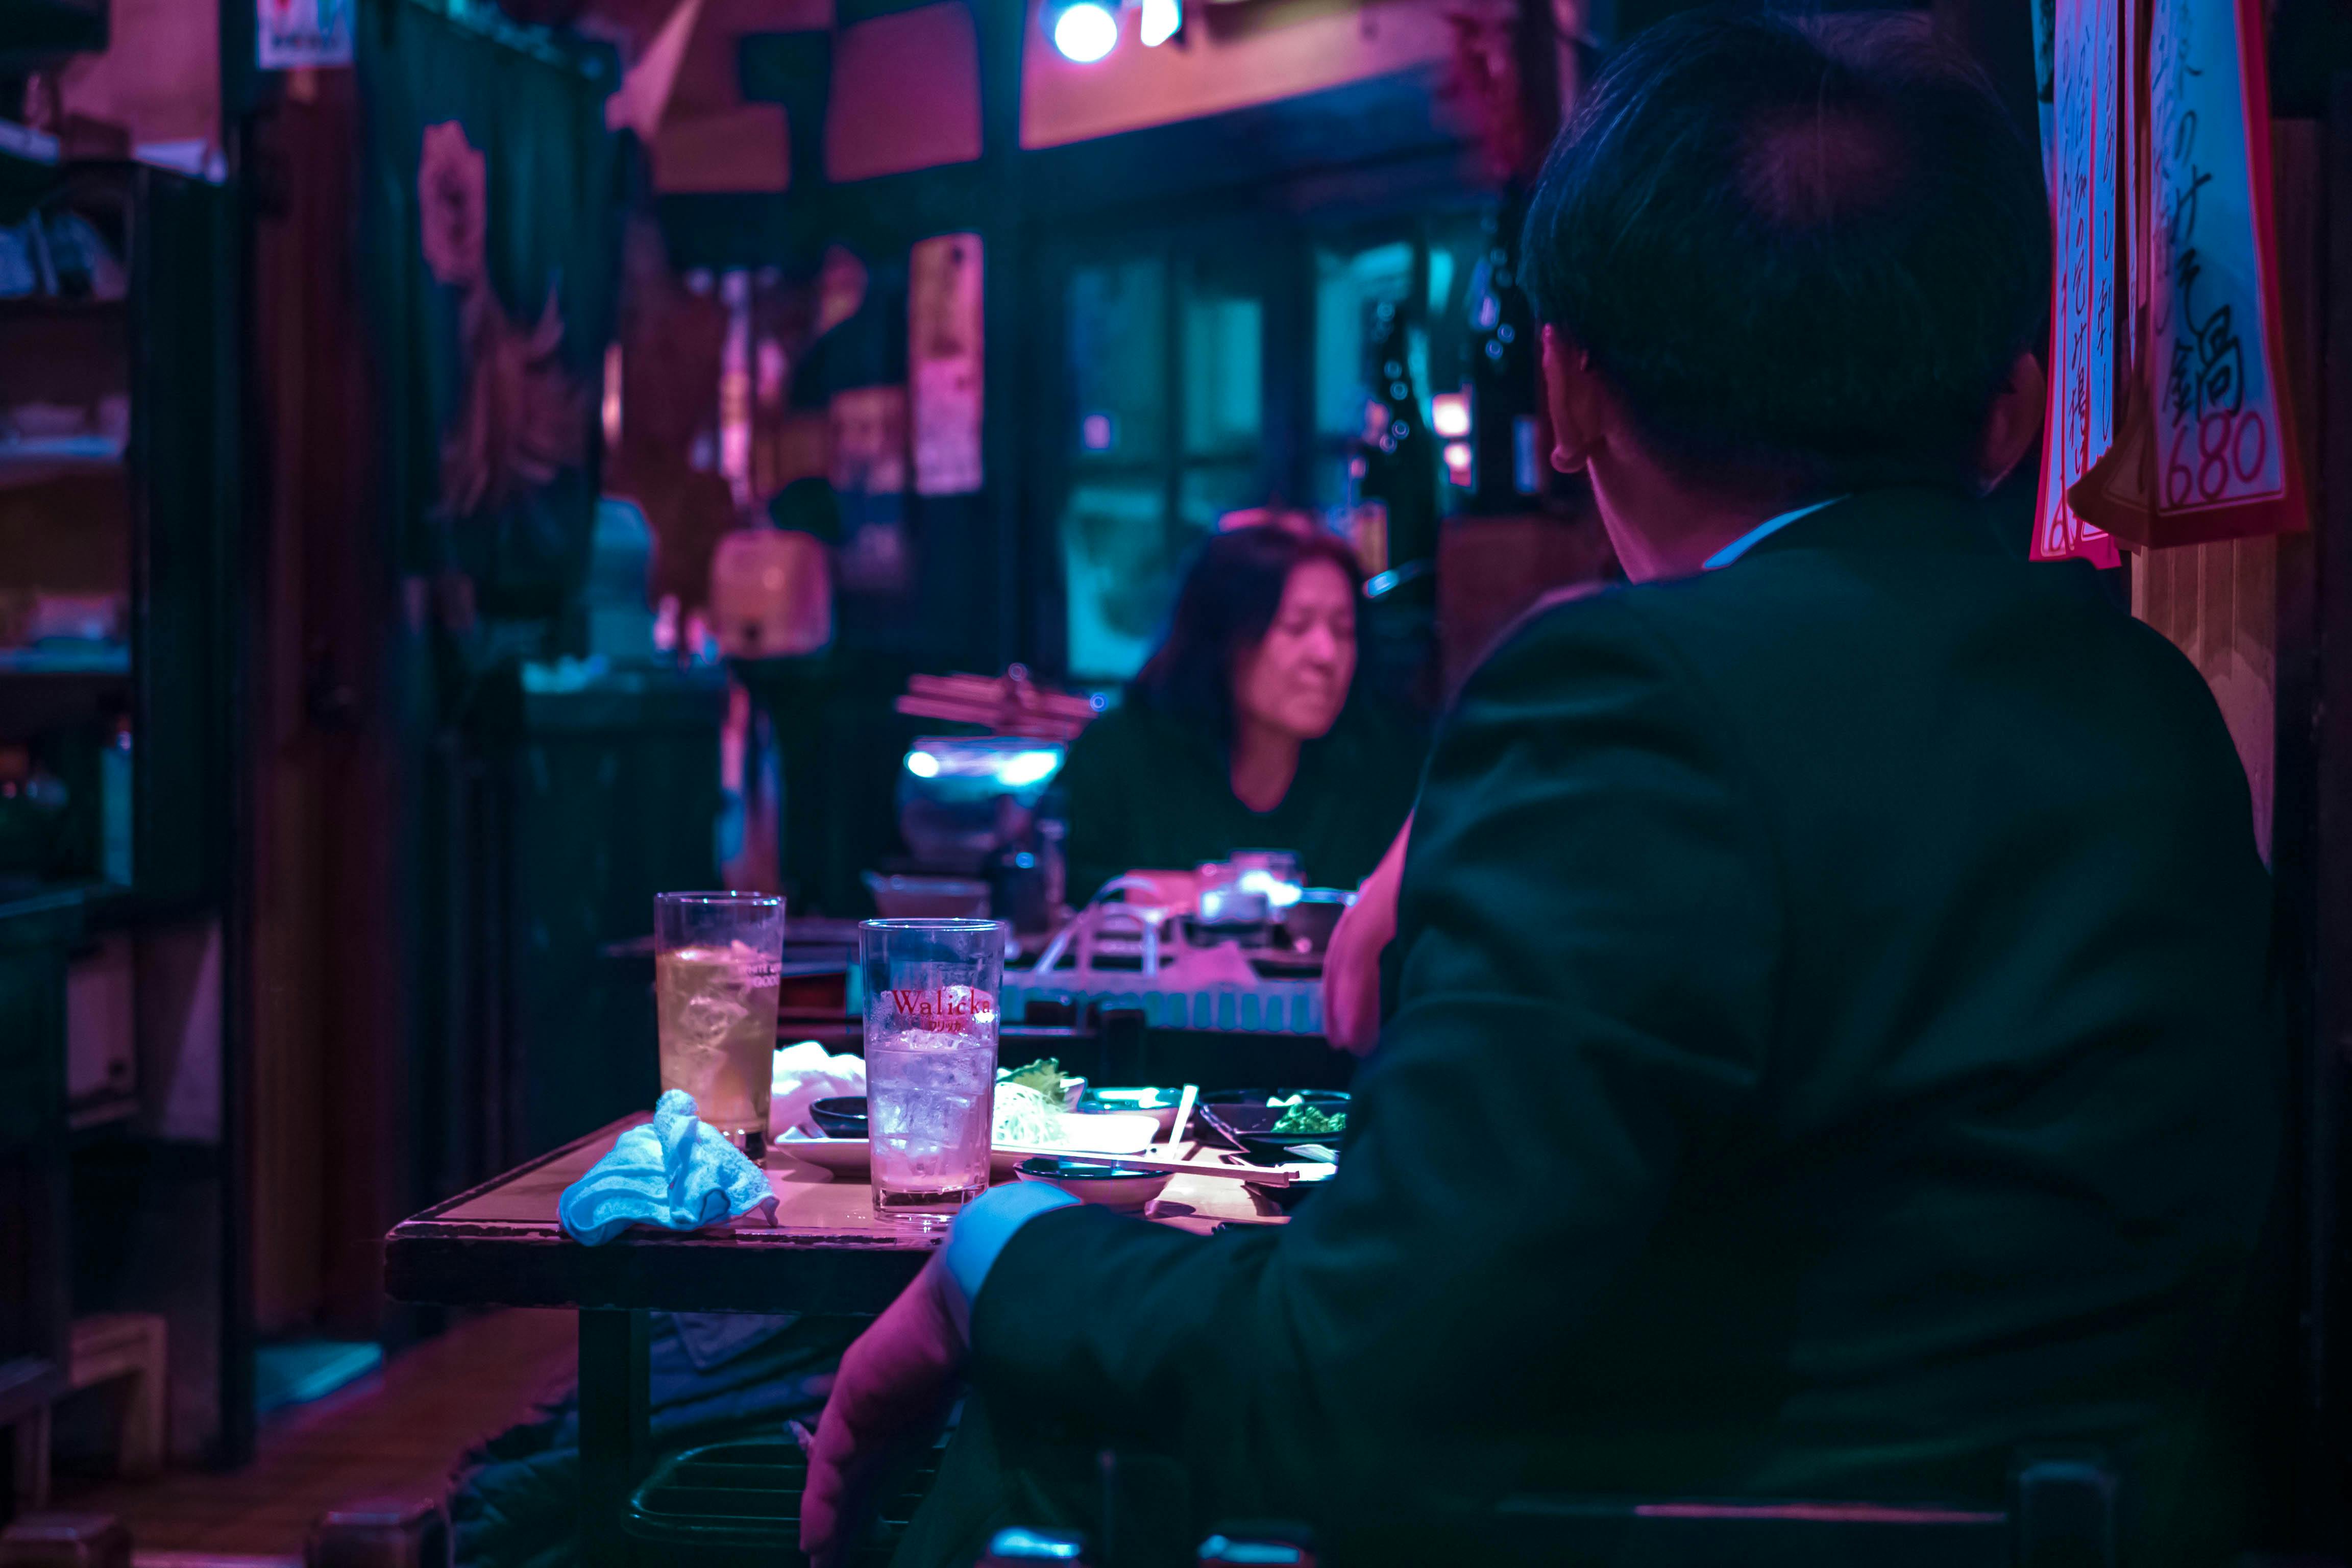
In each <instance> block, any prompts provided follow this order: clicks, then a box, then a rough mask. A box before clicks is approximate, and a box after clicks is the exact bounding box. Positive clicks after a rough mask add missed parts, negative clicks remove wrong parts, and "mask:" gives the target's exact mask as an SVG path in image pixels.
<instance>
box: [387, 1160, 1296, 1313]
mask: <svg viewBox="0 0 2352 1568" xmlns="http://www.w3.org/2000/svg"><path fill="white" fill-rule="evenodd" d="M650 1120H652V1118H651V1117H650V1116H648V1115H638V1116H631V1117H625V1118H624V1119H622V1120H621V1121H616V1122H614V1123H613V1124H612V1125H611V1126H609V1127H606V1128H604V1129H602V1130H600V1131H595V1132H593V1133H591V1134H589V1135H588V1136H587V1137H585V1138H583V1139H580V1140H578V1141H577V1142H572V1143H569V1144H566V1145H565V1146H564V1147H562V1148H561V1149H558V1150H555V1151H553V1152H551V1153H548V1154H544V1155H541V1157H540V1158H538V1159H536V1160H533V1161H530V1162H529V1163H525V1164H523V1165H520V1166H519V1167H517V1168H516V1169H514V1170H512V1171H509V1172H508V1173H506V1174H504V1175H502V1176H499V1177H498V1178H497V1179H496V1180H494V1181H491V1182H489V1183H487V1184H484V1185H482V1186H479V1187H477V1188H475V1189H474V1190H473V1191H471V1192H468V1193H460V1194H458V1195H457V1196H456V1197H454V1198H451V1199H449V1200H448V1201H447V1202H446V1203H442V1204H438V1205H435V1206H434V1207H432V1208H429V1209H426V1210H425V1212H424V1213H422V1214H420V1215H415V1216H414V1217H413V1218H410V1219H407V1220H404V1221H402V1222H401V1223H400V1224H399V1225H397V1226H394V1227H393V1229H392V1231H391V1233H390V1234H389V1235H388V1236H386V1237H385V1238H384V1288H385V1289H386V1290H387V1291H388V1292H389V1293H390V1294H391V1295H392V1296H393V1297H394V1299H396V1300H404V1301H419V1302H430V1303H436V1304H439V1305H443V1306H514V1307H590V1308H598V1307H613V1308H656V1309H661V1310H670V1311H709V1312H726V1311H737V1312H783V1311H803V1312H828V1311H830V1312H873V1311H879V1310H881V1309H882V1308H883V1307H884V1306H887V1305H888V1303H889V1301H890V1299H891V1297H893V1296H895V1295H896V1294H897V1293H898V1289H900V1288H902V1287H903V1286H904V1285H905V1284H906V1282H907V1281H908V1279H912V1278H913V1277H914V1275H915V1272H916V1270H917V1269H919V1268H920V1267H921V1266H922V1261H923V1259H924V1258H926V1257H928V1256H929V1253H930V1250H931V1249H932V1248H933V1247H937V1246H938V1245H939V1244H940V1240H941V1239H942V1233H940V1232H937V1231H930V1232H925V1231H911V1230H907V1229H903V1228H901V1227H898V1226H893V1225H891V1224H889V1223H888V1222H887V1221H883V1220H877V1218H876V1217H875V1216H874V1206H873V1200H872V1194H871V1190H870V1189H869V1187H868V1186H867V1184H866V1178H865V1177H864V1176H863V1175H862V1174H861V1175H839V1176H834V1175H828V1174H827V1173H825V1172H824V1171H822V1170H819V1169H817V1168H815V1167H814V1166H812V1165H806V1164H803V1163H800V1162H799V1161H797V1160H794V1159H793V1158H791V1156H790V1155H789V1154H788V1153H786V1152H784V1151H785V1150H786V1149H788V1148H789V1147H790V1145H782V1146H779V1147H774V1148H771V1149H770V1151H769V1152H768V1157H767V1160H766V1162H765V1166H766V1171H767V1177H768V1187H769V1190H770V1191H772V1193H774V1194H776V1215H775V1223H774V1224H773V1225H769V1224H766V1223H764V1222H763V1221H762V1220H761V1218H760V1217H759V1216H758V1215H747V1216H745V1217H744V1218H741V1219H737V1220H731V1221H729V1222H728V1223H726V1224H724V1225H719V1226H708V1227H706V1228H704V1229H702V1230H698V1231H688V1232H678V1231H664V1230H655V1229H649V1228H646V1227H643V1226H640V1227H638V1228H636V1229H634V1230H630V1231H628V1232H625V1233H624V1234H623V1235H622V1236H620V1237H615V1238H614V1239H613V1240H612V1241H609V1242H606V1243H605V1244H604V1246H602V1247H583V1246H582V1245H580V1244H579V1243H578V1242H576V1241H573V1240H572V1238H571V1237H568V1236H566V1235H564V1234H563V1230H562V1226H560V1225H559V1224H558V1223H557V1220H556V1200H557V1198H558V1197H559V1196H560V1195H561V1194H562V1192H563V1189H564V1188H566V1187H568V1186H570V1185H571V1184H572V1183H573V1182H574V1181H576V1180H578V1179H579V1177H580V1176H581V1174H582V1173H583V1172H585V1171H586V1170H587V1169H588V1167H589V1166H591V1165H593V1164H594V1163H596V1161H597V1160H599V1159H600V1158H602V1157H603V1156H604V1152H605V1151H607V1150H609V1149H610V1148H611V1147H612V1146H613V1141H614V1139H615V1138H617V1137H618V1136H619V1135H620V1134H621V1133H622V1132H623V1131H625V1130H627V1129H628V1128H630V1127H634V1126H637V1125H639V1124H641V1123H643V1122H646V1121H650ZM1154 1217H1155V1219H1156V1220H1157V1221H1158V1222H1159V1223H1160V1224H1163V1225H1169V1226H1175V1227H1177V1228H1179V1229H1183V1230H1190V1231H1195V1232H1200V1233H1206V1232H1207V1231H1209V1230H1210V1229H1212V1228H1213V1227H1214V1226H1216V1225H1218V1224H1220V1223H1222V1222H1223V1221H1228V1220H1231V1221H1235V1222H1239V1223H1243V1224H1265V1225H1278V1224H1280V1223H1282V1214H1281V1211H1280V1210H1278V1209H1276V1207H1275V1206H1274V1205H1273V1204H1272V1203H1271V1202H1270V1201H1269V1200H1267V1199H1265V1198H1264V1197H1261V1196H1259V1195H1258V1194H1257V1193H1256V1192H1255V1189H1253V1188H1251V1187H1249V1186H1246V1185H1244V1184H1242V1183H1240V1182H1234V1181H1227V1180H1224V1179H1222V1178H1219V1177H1214V1176H1192V1175H1179V1176H1177V1177H1176V1178H1175V1179H1174V1180H1172V1181H1171V1182H1170V1183H1169V1184H1168V1187H1167V1189H1166V1191H1165V1192H1164V1193H1163V1194H1161V1196H1160V1202H1159V1204H1158V1205H1157V1207H1156V1209H1155V1211H1154Z"/></svg>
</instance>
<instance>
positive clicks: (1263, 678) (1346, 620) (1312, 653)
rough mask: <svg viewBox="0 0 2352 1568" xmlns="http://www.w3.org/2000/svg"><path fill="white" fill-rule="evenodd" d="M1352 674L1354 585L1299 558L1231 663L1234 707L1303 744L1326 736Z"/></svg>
mask: <svg viewBox="0 0 2352 1568" xmlns="http://www.w3.org/2000/svg"><path fill="white" fill-rule="evenodd" d="M1355 674H1356V590H1355V585H1354V584H1351V583H1349V581H1348V574H1346V573H1345V572H1342V571H1340V570H1339V567H1337V566H1335V565H1333V564H1332V563H1330V562H1328V561H1302V562H1300V563H1298V564H1297V566H1294V567H1292V568H1291V570H1290V580H1289V581H1288V582H1287V583H1285V584H1283V586H1282V606H1281V608H1279V609H1277V610H1276V611H1275V613H1274V624H1273V625H1272V626H1268V627H1266V629H1265V637H1263V638H1261V639H1260V640H1259V642H1258V645H1257V646H1256V647H1254V648H1251V649H1249V650H1247V651H1246V652H1244V654H1243V655H1242V656H1241V657H1240V658H1237V659H1235V660H1234V713H1235V716H1236V717H1237V718H1239V719H1242V720H1245V721H1255V722H1256V723H1258V724H1261V725H1264V726H1265V728H1267V729H1269V730H1274V731H1279V732H1281V733H1283V734H1286V735H1294V736H1297V738H1298V739H1299V740H1302V741H1312V740H1314V739H1316V738H1317V737H1318V736H1320V735H1325V734H1328V733H1329V732H1330V730H1331V726H1332V725H1333V724H1335V723H1337V722H1339V709H1340V707H1341V705H1342V704H1344V703H1345V702H1346V701H1347V700H1348V683H1349V681H1350V680H1352V679H1354V678H1355Z"/></svg>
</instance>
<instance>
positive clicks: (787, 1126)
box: [768, 1040, 866, 1138]
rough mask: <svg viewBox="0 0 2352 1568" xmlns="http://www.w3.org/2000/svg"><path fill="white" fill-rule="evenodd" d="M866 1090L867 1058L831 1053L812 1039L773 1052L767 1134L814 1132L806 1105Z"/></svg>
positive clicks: (861, 1092)
mask: <svg viewBox="0 0 2352 1568" xmlns="http://www.w3.org/2000/svg"><path fill="white" fill-rule="evenodd" d="M865 1092H866V1058H864V1057H853V1056H847V1055H843V1056H838V1057H836V1056H830V1055H827V1054H826V1052H825V1048H824V1047H823V1046H821V1045H819V1044H818V1043H817V1042H816V1041H814V1040H803V1041H801V1042H800V1043H799V1044H797V1045H791V1046H786V1047H784V1048H783V1049H782V1050H780V1051H778V1052H777V1053H776V1066H775V1076H774V1077H773V1078H772V1079H770V1080H769V1094H768V1136H769V1137H770V1138H782V1137H783V1136H785V1135H786V1134H787V1133H790V1132H792V1131H794V1130H796V1129H797V1130H798V1131H801V1132H802V1133H803V1134H804V1135H805V1134H810V1133H814V1132H815V1131H816V1127H815V1124H814V1122H812V1121H810V1120H809V1113H808V1110H809V1107H810V1106H812V1105H814V1104H815V1103H816V1102H817V1101H818V1100H831V1099H833V1098H834V1097H835V1095H856V1094H864V1093H865Z"/></svg>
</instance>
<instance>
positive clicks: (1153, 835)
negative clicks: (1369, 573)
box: [1062, 524, 1421, 904]
mask: <svg viewBox="0 0 2352 1568" xmlns="http://www.w3.org/2000/svg"><path fill="white" fill-rule="evenodd" d="M1362 596H1363V574H1362V571H1361V569H1360V567H1359V566H1358V565H1357V563H1356V557H1355V554H1354V552H1352V551H1350V550H1349V548H1348V546H1347V545H1346V544H1345V543H1343V542H1341V541H1339V539H1338V538H1336V537H1334V536H1333V535H1331V534H1328V533H1324V532H1321V531H1306V530H1297V529H1292V528H1287V527H1282V526H1277V525H1272V524H1260V525H1256V526H1253V527H1247V528H1239V529H1235V530H1234V531H1231V532H1227V533H1220V534H1218V535H1216V536H1215V537H1213V538H1212V539H1211V540H1210V541H1209V542H1208V543H1207V544H1206V545H1204V546H1203V547H1202V550H1201V552H1200V554H1199V555H1198V556H1197V557H1196V558H1195V559H1194V560H1193V563H1192V569H1191V570H1190V571H1189V572H1187V573H1186V574H1185V576H1184V584H1183V586H1182V587H1181V589H1180V590H1179V591H1178V593H1177V596H1176V608H1175V612H1174V614H1173V615H1172V616H1171V618H1170V623H1169V627H1168V635H1167V637H1166V639H1165V640H1164V641H1162V642H1161V643H1160V647H1159V650H1158V651H1157V652H1155V653H1154V654H1153V655H1152V656H1151V658H1150V660H1149V661H1148V662H1147V663H1146V664H1145V665H1144V667H1143V669H1142V671H1141V673H1139V675H1137V676H1136V678H1135V679H1134V680H1133V681H1131V682H1130V683H1129V686H1128V689H1127V700H1126V702H1125V703H1124V704H1123V705H1122V706H1121V707H1119V708H1118V709H1117V710H1113V711H1112V712H1109V713H1107V714H1105V715H1104V716H1103V717H1102V718H1100V719H1097V720H1096V721H1094V723H1092V724H1091V725H1089V726H1088V727H1087V730H1086V731H1085V733H1083V734H1081V735H1080V736H1079V737H1078V738H1077V740H1076V742H1073V743H1072V744H1071V746H1070V754H1069V761H1068V763H1067V764H1066V766H1065V767H1064V769H1063V771H1062V783H1063V787H1064V789H1065V791H1066V794H1067V797H1068V802H1069V820H1070V834H1069V841H1068V844H1069V850H1068V852H1069V879H1068V888H1069V897H1070V900H1071V902H1072V903H1074V904H1075V903H1082V902H1084V901H1085V900H1087V899H1089V898H1091V897H1092V896H1093V895H1094V893H1095V892H1096V891H1097V889H1099V888H1101V887H1102V885H1103V884H1104V883H1105V882H1107V881H1108V880H1109V879H1112V878H1113V877H1117V876H1118V875H1120V874H1122V873H1124V872H1127V871H1131V870H1139V869H1162V870H1180V871H1190V870H1191V869H1192V868H1194V867H1195V866H1197V865H1198V864H1200V863H1201V862H1202V861H1204V860H1222V859H1224V858H1226V857H1228V856H1229V855H1231V854H1232V853H1233V852H1234V850H1236V849H1287V850H1291V851H1293V852H1295V853H1296V854H1297V856H1298V857H1299V859H1300V861H1301V863H1302V865H1303V867H1304V868H1305V874H1306V878H1307V882H1308V883H1309V884H1310V885H1313V886H1318V887H1334V888H1353V887H1354V886H1355V885H1356V884H1357V883H1358V882H1359V881H1360V880H1362V879H1363V878H1364V877H1365V876H1367V875H1368V874H1369V873H1370V871H1371V869H1372V868H1373V866H1374V865H1375V864H1377V863H1378V862H1379V860H1380V858H1381V851H1382V850H1383V849H1385V848H1386V847H1388V844H1389V840H1390V839H1391V837H1393V836H1394V835H1395V833H1396V830H1397V826H1398V825H1399V824H1400V823H1402V821H1403V820H1404V816H1405V813H1406V812H1407V811H1408V810H1410V809H1411V808H1412V795H1413V790H1414V788H1415V786H1416V785H1417V784H1418V783H1419V781H1420V773H1421V749H1420V746H1419V744H1418V743H1417V742H1415V741H1414V740H1413V739H1412V737H1411V736H1410V735H1409V734H1408V733H1406V732H1405V731H1403V730H1402V728H1400V727H1398V726H1394V725H1391V724H1389V723H1386V722H1384V721H1381V720H1380V719H1379V718H1377V717H1375V716H1374V715H1373V714H1372V713H1370V711H1368V710H1366V708H1365V705H1364V704H1363V703H1361V702H1360V701H1355V700H1350V694H1351V692H1352V689H1353V687H1354V683H1355V673H1356V605H1357V602H1358V601H1359V600H1360V598H1361V597H1362Z"/></svg>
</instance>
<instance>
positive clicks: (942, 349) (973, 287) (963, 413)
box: [907, 234, 982, 496]
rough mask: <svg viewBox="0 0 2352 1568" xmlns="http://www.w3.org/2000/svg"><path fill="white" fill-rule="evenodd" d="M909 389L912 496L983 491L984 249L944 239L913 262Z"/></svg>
mask: <svg viewBox="0 0 2352 1568" xmlns="http://www.w3.org/2000/svg"><path fill="white" fill-rule="evenodd" d="M908 275H909V276H908V290H907V301H908V321H907V359H908V385H909V389H910V391H911V393H912V395H913V398H914V410H913V416H914V438H915V490H916V493H917V494H919V495H927V496H950V495H964V494H968V493H969V492H971V491H973V490H976V489H980V483H981V472H980V420H981V324H982V323H981V248H980V236H978V235H976V234H942V235H939V236H937V237H933V238H930V239H926V240H923V241H921V242H920V243H919V244H918V245H917V246H916V247H914V250H913V252H912V254H911V255H910V256H909V258H908Z"/></svg>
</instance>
